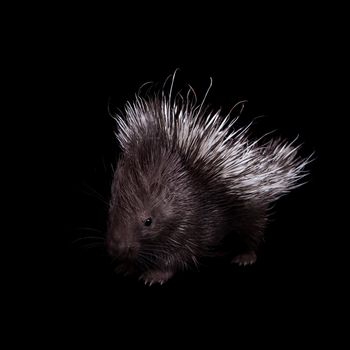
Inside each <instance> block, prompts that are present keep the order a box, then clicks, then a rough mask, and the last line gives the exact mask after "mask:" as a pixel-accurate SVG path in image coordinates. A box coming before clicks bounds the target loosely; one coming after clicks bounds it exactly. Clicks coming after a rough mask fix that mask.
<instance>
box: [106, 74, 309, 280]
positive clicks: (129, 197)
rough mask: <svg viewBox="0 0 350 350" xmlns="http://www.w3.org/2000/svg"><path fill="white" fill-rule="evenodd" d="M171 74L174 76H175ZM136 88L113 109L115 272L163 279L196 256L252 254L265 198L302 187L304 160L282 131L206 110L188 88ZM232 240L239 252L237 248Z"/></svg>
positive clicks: (237, 258) (240, 258) (241, 260)
mask: <svg viewBox="0 0 350 350" xmlns="http://www.w3.org/2000/svg"><path fill="white" fill-rule="evenodd" d="M174 76H175V74H174ZM174 76H173V80H172V83H171V87H170V91H169V93H168V94H166V93H165V92H164V89H163V90H162V91H161V92H160V93H159V94H155V95H153V96H152V97H150V96H149V95H147V96H146V97H141V96H140V95H136V99H135V101H134V102H127V103H126V106H125V113H123V114H124V115H117V116H116V118H115V119H116V121H117V126H118V129H117V133H116V137H117V140H118V142H119V145H120V147H121V151H122V153H121V155H120V157H119V160H118V163H117V169H116V171H115V174H114V179H113V184H112V195H111V201H110V209H109V222H108V232H107V245H108V250H109V252H110V254H111V255H112V256H116V257H117V259H118V261H119V270H120V271H124V272H132V273H136V274H138V276H139V277H140V278H141V279H143V280H144V282H145V283H148V284H152V283H163V282H165V281H167V280H168V279H169V278H171V277H172V276H173V275H174V273H175V272H176V271H179V270H182V269H186V268H187V267H190V266H198V264H199V262H200V259H201V258H202V257H208V256H215V255H222V254H223V253H225V254H227V255H228V256H231V259H232V262H234V263H238V264H242V265H246V264H252V263H254V262H255V260H256V250H257V248H258V246H259V244H260V242H261V240H262V237H263V232H264V228H265V225H266V221H267V211H268V209H269V208H270V206H271V204H272V203H273V202H274V201H276V200H277V199H278V198H279V197H281V196H282V195H284V194H286V193H288V192H289V191H290V190H291V189H293V188H295V187H297V186H299V185H300V181H299V180H300V179H301V178H302V177H304V176H305V175H306V171H305V170H304V169H305V166H306V165H307V164H308V162H309V159H302V158H300V157H299V156H298V155H297V149H298V146H294V145H293V143H289V142H287V141H283V140H281V139H275V140H269V141H262V140H261V139H260V140H250V139H249V138H248V136H247V132H248V130H249V127H250V125H249V126H247V127H245V128H238V129H235V128H234V126H235V125H234V124H235V122H236V120H237V118H236V119H233V120H232V118H231V117H230V114H229V115H227V116H226V117H224V116H222V115H221V113H220V111H218V112H209V111H208V108H206V107H205V106H204V100H205V98H204V99H203V101H202V103H201V104H199V105H198V104H197V103H196V100H195V98H194V96H195V95H194V93H193V91H192V89H191V88H190V89H189V90H188V93H187V95H186V96H181V95H180V94H178V95H176V96H175V97H172V88H173V81H174ZM238 247H239V252H237V249H238Z"/></svg>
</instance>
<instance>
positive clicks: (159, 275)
mask: <svg viewBox="0 0 350 350" xmlns="http://www.w3.org/2000/svg"><path fill="white" fill-rule="evenodd" d="M173 275H174V273H173V272H171V271H160V270H156V271H147V272H145V273H143V274H142V275H141V276H140V278H139V279H141V280H143V281H144V283H145V284H146V285H149V286H151V285H152V284H157V283H159V284H163V283H165V282H166V281H168V280H169V279H170V278H171V277H172V276H173Z"/></svg>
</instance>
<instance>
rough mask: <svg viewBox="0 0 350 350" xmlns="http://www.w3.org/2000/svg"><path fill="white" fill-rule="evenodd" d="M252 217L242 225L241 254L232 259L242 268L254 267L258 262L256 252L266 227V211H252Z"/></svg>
mask: <svg viewBox="0 0 350 350" xmlns="http://www.w3.org/2000/svg"><path fill="white" fill-rule="evenodd" d="M250 214H251V217H249V216H248V218H249V219H248V220H246V221H245V224H244V225H242V227H241V228H240V230H239V231H240V232H239V241H240V246H241V249H240V252H239V254H238V255H236V256H235V257H234V258H233V259H232V263H235V264H238V265H240V266H242V265H243V266H246V265H252V264H254V263H255V262H256V258H257V256H256V251H257V249H258V248H259V245H260V243H261V241H262V240H263V232H264V229H265V225H266V221H267V220H266V215H265V211H264V210H261V209H260V210H259V209H255V210H251V212H250Z"/></svg>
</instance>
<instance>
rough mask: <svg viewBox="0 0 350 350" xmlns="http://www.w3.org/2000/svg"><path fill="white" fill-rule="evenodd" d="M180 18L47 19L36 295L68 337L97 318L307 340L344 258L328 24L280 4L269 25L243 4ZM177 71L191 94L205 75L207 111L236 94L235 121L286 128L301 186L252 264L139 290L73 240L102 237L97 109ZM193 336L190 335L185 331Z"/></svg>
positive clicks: (105, 153)
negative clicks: (50, 27)
mask: <svg viewBox="0 0 350 350" xmlns="http://www.w3.org/2000/svg"><path fill="white" fill-rule="evenodd" d="M178 10H179V9H178ZM180 12H181V15H179V16H176V15H174V16H173V17H172V18H171V19H170V18H168V17H167V16H164V17H162V16H161V17H159V16H157V15H155V14H153V16H151V18H149V17H147V20H145V18H144V15H143V14H142V10H141V9H139V10H138V12H137V14H138V15H137V17H135V13H134V12H133V11H119V12H115V18H114V19H113V21H112V19H111V18H110V17H109V16H107V15H106V16H105V17H104V16H101V17H99V20H100V21H101V22H102V23H103V24H102V26H100V25H99V24H98V23H100V22H97V20H95V18H94V17H89V16H88V17H84V14H83V13H75V15H72V16H71V17H69V16H68V17H69V18H67V19H66V18H65V20H64V21H63V22H60V23H58V26H57V28H56V30H55V31H54V33H53V34H52V38H50V43H51V42H54V45H50V49H48V52H47V53H46V55H44V56H41V58H40V62H42V63H43V66H44V67H45V70H46V73H45V74H44V75H45V77H44V80H43V81H44V88H45V87H46V85H45V84H46V83H47V84H48V85H47V87H48V91H46V93H48V95H49V98H48V106H49V107H48V108H49V109H47V111H48V113H50V114H52V116H50V117H48V118H46V119H45V122H44V124H45V126H46V130H47V133H46V134H45V137H46V138H47V139H48V140H49V144H50V145H52V146H51V148H50V150H49V152H50V155H49V156H48V158H50V159H49V160H50V161H51V162H50V163H51V164H52V166H53V168H52V171H50V172H49V171H47V173H46V176H44V177H46V178H45V181H43V183H48V184H47V185H45V186H47V187H46V188H47V191H49V193H50V196H51V197H52V198H53V199H54V201H53V205H52V206H51V207H50V216H49V217H50V219H51V218H52V220H53V221H52V222H54V225H50V226H49V227H51V229H52V233H50V237H47V238H46V240H45V241H44V242H47V245H48V246H49V249H48V251H47V255H48V257H47V259H46V260H45V263H42V265H43V266H42V267H44V270H45V271H46V270H47V272H46V276H47V278H48V279H52V280H53V290H54V292H55V293H54V296H53V297H52V299H50V300H49V303H50V304H54V305H55V307H57V308H58V310H60V311H64V323H65V325H67V324H69V325H71V326H72V328H71V329H72V332H73V333H74V332H77V334H78V338H79V336H81V339H86V338H89V332H90V330H92V332H93V330H95V329H96V327H98V326H99V325H100V324H101V323H103V324H105V323H109V325H112V329H114V330H113V332H115V333H116V334H117V335H118V337H120V336H122V335H123V332H124V329H125V330H130V328H131V329H136V328H137V329H150V334H149V339H148V340H152V339H158V337H159V333H160V332H161V333H162V332H166V334H168V333H167V332H169V334H171V335H172V338H171V339H174V338H175V339H176V337H174V334H178V335H182V334H184V332H185V333H186V330H187V331H189V332H192V334H193V332H194V330H193V327H194V325H201V324H205V325H206V326H208V329H209V331H210V330H212V329H213V328H215V327H218V328H220V329H221V333H220V332H219V333H218V334H221V336H222V337H224V336H225V337H227V336H228V337H229V338H230V337H235V336H237V334H236V333H235V331H234V330H235V328H234V327H236V326H237V324H238V325H240V327H241V328H242V329H245V330H247V331H248V332H249V330H250V329H252V327H254V330H255V329H265V330H266V334H267V335H269V334H270V335H271V338H272V339H273V338H274V334H275V333H276V332H278V333H281V332H282V333H283V334H286V337H287V338H285V339H290V341H292V340H293V339H294V340H295V339H297V338H298V337H297V336H299V335H306V334H307V335H308V336H310V337H311V338H312V336H311V334H318V335H315V336H319V333H320V332H321V331H320V330H321V329H323V326H324V325H325V324H326V325H328V324H329V321H330V320H331V318H332V316H325V315H329V312H330V314H333V312H335V311H337V310H339V308H340V309H341V308H342V307H343V306H342V305H340V306H337V305H338V304H337V302H338V301H339V299H338V296H339V294H338V290H339V289H338V288H339V286H340V283H339V281H340V280H344V276H345V275H344V274H342V272H341V271H340V266H342V260H343V259H344V256H342V255H339V254H338V255H337V254H336V252H337V251H339V250H340V248H339V242H340V241H341V240H342V234H343V233H342V232H341V230H338V229H337V223H336V220H335V219H332V217H333V213H334V212H336V210H337V209H336V206H337V203H336V202H335V201H333V200H332V199H331V197H330V195H331V194H332V192H333V191H334V189H333V188H331V187H330V186H329V184H330V183H332V175H334V167H333V168H332V166H333V164H335V163H336V159H335V156H334V149H335V147H334V146H335V143H336V142H337V139H336V138H334V140H333V138H332V135H334V133H335V132H337V131H338V128H339V125H341V123H342V114H337V113H334V111H335V104H336V103H334V101H335V100H339V99H341V97H340V95H341V94H340V93H339V91H341V89H339V85H338V81H337V80H338V79H339V78H341V76H342V73H343V72H342V70H341V68H340V60H341V59H342V51H343V44H342V41H341V39H340V35H338V34H337V33H339V34H341V33H342V28H337V27H334V26H332V31H330V25H328V24H327V22H326V23H325V21H324V20H323V17H322V16H321V17H320V16H318V15H316V13H314V12H312V11H310V12H308V13H303V12H302V11H296V13H294V12H293V14H291V15H290V16H287V15H285V13H284V12H283V11H282V12H281V13H280V15H279V16H277V17H274V19H273V21H271V20H270V19H267V18H266V17H264V16H257V17H258V18H256V17H254V18H253V16H252V15H251V14H250V13H249V12H248V13H246V14H245V15H246V17H245V19H244V20H241V21H239V19H240V18H241V13H240V12H239V11H236V12H235V11H233V12H232V11H231V12H229V13H225V9H222V10H219V11H217V9H216V11H215V12H214V13H212V14H211V15H210V16H207V17H202V16H201V15H199V14H198V13H196V12H194V13H192V12H191V13H188V12H187V10H186V9H182V10H180ZM323 14H324V13H323ZM145 15H146V14H145ZM148 15H149V12H147V16H148ZM140 18H141V20H140ZM65 21H67V22H65ZM67 23H69V25H68V24H67ZM106 23H108V26H106ZM66 24H67V26H66ZM338 24H339V23H338ZM105 27H106V28H105ZM60 29H62V30H60ZM101 29H102V30H101ZM47 57H49V58H50V59H49V60H47V59H46V58H47ZM177 68H178V69H179V71H178V73H177V78H176V85H175V86H176V87H178V88H181V87H183V86H184V84H187V83H189V84H191V86H192V87H193V88H194V89H195V90H196V92H197V93H198V96H201V97H202V96H203V95H204V93H205V91H206V90H207V88H208V86H209V78H210V77H212V78H213V87H212V88H211V90H210V93H209V95H208V98H207V102H208V103H209V104H210V105H211V106H213V108H219V107H223V110H224V111H228V110H229V109H230V108H231V107H232V106H233V105H234V104H235V103H236V102H238V101H240V100H243V99H246V100H248V104H247V105H246V109H245V111H244V113H243V115H242V117H241V122H242V123H243V124H246V123H249V122H250V121H251V120H252V119H253V118H255V117H257V116H260V115H264V117H263V118H260V119H259V120H258V121H257V123H256V127H255V128H256V131H257V133H258V134H263V133H265V132H267V131H270V130H273V129H277V130H278V131H277V133H278V134H280V135H281V136H284V137H286V138H288V139H290V140H292V139H294V138H295V137H296V136H297V135H299V140H300V141H301V142H303V144H304V145H303V147H302V149H301V154H302V155H304V156H308V155H309V154H311V153H312V152H315V156H314V158H315V160H314V162H313V163H312V164H311V165H310V166H309V170H310V176H309V182H308V183H307V184H306V185H304V186H303V187H301V188H299V189H297V190H294V191H293V192H292V193H291V194H289V195H288V196H286V197H284V198H282V199H281V200H279V201H278V203H277V204H276V207H275V209H274V215H273V216H272V220H271V223H270V224H269V226H268V228H267V232H266V243H265V245H264V247H263V249H262V252H261V255H260V256H259V259H258V261H257V264H256V265H254V266H252V267H248V268H238V267H234V266H222V265H220V264H219V263H217V262H215V261H213V263H212V265H210V266H205V267H203V269H202V270H201V271H200V272H198V273H193V272H188V273H183V274H178V275H176V276H175V277H174V278H173V279H172V280H170V281H169V282H168V283H166V284H165V285H163V286H152V287H147V286H144V285H143V284H142V283H141V282H139V281H136V280H133V279H128V278H125V277H122V276H117V275H116V274H115V273H114V272H113V269H112V266H111V264H110V259H109V258H108V256H107V255H106V253H105V252H104V249H103V248H101V247H100V248H98V247H87V246H85V245H84V244H83V243H84V241H79V242H74V241H75V240H76V239H78V238H81V237H84V236H90V235H91V234H92V235H95V234H97V235H98V233H96V232H93V231H86V230H84V229H83V228H89V229H96V230H99V231H101V234H103V232H104V230H105V227H106V218H107V217H106V205H105V204H104V203H103V201H101V200H99V199H98V198H97V197H99V196H101V197H103V199H104V200H105V201H108V196H109V187H110V183H111V176H112V172H111V164H113V165H114V164H115V159H116V156H117V152H118V149H117V144H116V141H115V137H114V134H113V132H114V131H115V124H114V121H113V119H112V118H111V117H110V114H109V112H111V113H112V114H113V113H115V112H117V108H120V109H123V105H124V103H125V102H126V101H127V100H128V99H132V98H133V94H134V93H135V92H136V91H137V90H138V88H139V87H140V86H141V85H142V84H143V83H145V82H147V81H153V82H156V83H157V82H158V83H160V84H161V83H162V82H163V81H164V80H165V79H166V77H167V76H168V75H169V74H172V73H173V72H174V71H175V69H177ZM49 86H50V88H49ZM51 87H52V88H51ZM44 90H45V89H44ZM53 182H55V184H54V185H53ZM52 187H54V188H52ZM93 192H96V193H98V194H96V193H93ZM53 236H54V238H53ZM49 242H50V243H49ZM53 271H55V273H54V272H53ZM52 277H53V278H52ZM329 288H330V290H331V291H330V292H328V290H329ZM335 291H336V292H335ZM177 317H179V320H178V321H176V320H177ZM292 320H295V321H292ZM170 324H172V325H171V326H170ZM174 324H175V325H176V326H174ZM310 324H312V325H313V327H311V328H313V329H314V330H313V331H312V330H311V328H310ZM315 325H317V326H315ZM314 326H315V328H314ZM135 327H136V328H135ZM174 327H175V328H174ZM163 328H164V330H163ZM78 329H79V332H78ZM160 329H162V331H160ZM315 329H316V331H315ZM106 332H107V331H106ZM113 332H112V333H110V331H108V333H109V334H110V335H111V334H114V333H113ZM232 332H233V333H232ZM237 332H238V331H237ZM313 332H315V333H313ZM238 333H239V332H238ZM321 333H322V332H321ZM135 334H138V333H137V331H135ZM205 334H206V333H205V332H204V333H203V329H202V331H201V332H199V333H198V337H201V338H205ZM221 336H219V337H221ZM135 337H136V338H137V336H135ZM249 339H250V338H249V337H248V338H246V341H249ZM129 340H130V338H129ZM131 340H133V339H131Z"/></svg>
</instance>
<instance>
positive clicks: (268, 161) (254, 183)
mask: <svg viewBox="0 0 350 350" xmlns="http://www.w3.org/2000/svg"><path fill="white" fill-rule="evenodd" d="M174 78H175V74H174V75H173V77H172V79H173V80H172V83H171V87H170V92H169V94H168V95H167V94H166V93H165V92H164V90H162V91H161V93H160V94H155V95H153V96H147V97H141V96H140V95H139V94H138V95H136V97H135V100H134V101H133V102H127V103H126V106H125V113H124V115H121V114H120V115H117V116H116V121H117V124H118V129H117V130H118V131H117V133H116V137H117V139H118V141H119V144H120V146H121V148H122V150H123V151H124V152H128V149H129V148H130V147H133V145H135V142H137V140H142V139H144V138H145V137H150V138H154V139H156V140H158V142H159V147H160V148H164V149H167V150H170V151H171V150H174V151H176V152H179V153H181V154H182V155H183V158H184V159H186V160H187V162H188V163H189V164H191V167H192V168H193V169H195V168H197V169H198V170H199V171H200V172H206V174H207V175H209V176H208V178H211V179H212V181H218V182H219V181H220V182H223V183H224V184H225V185H226V186H227V189H228V191H229V193H231V194H232V195H234V196H236V197H237V198H241V199H243V200H248V201H249V200H253V201H261V202H263V203H266V204H269V203H271V202H273V201H275V200H277V199H278V198H279V197H281V196H282V195H284V194H286V193H288V192H289V191H290V190H292V189H294V188H296V187H299V186H300V185H301V182H300V180H301V179H302V178H303V177H305V176H306V175H307V172H306V170H305V166H306V165H307V164H308V163H309V162H310V157H309V158H307V159H303V158H301V157H299V156H298V154H297V151H298V149H299V147H300V145H295V140H294V141H293V142H288V141H286V140H283V139H281V138H277V139H270V140H268V141H263V139H265V138H266V136H265V137H262V138H260V139H257V140H251V139H250V138H249V137H248V132H249V130H250V127H251V125H252V123H251V124H249V125H248V126H246V127H243V128H235V123H236V122H237V119H238V117H235V118H232V116H231V112H230V113H229V114H227V115H226V116H224V115H222V113H221V111H220V110H218V111H215V112H213V111H209V110H208V108H207V107H206V106H205V98H206V95H205V97H204V99H203V101H202V102H201V103H200V104H197V101H196V98H195V93H194V91H193V89H192V88H191V87H190V88H189V90H188V92H187V94H186V97H183V96H182V95H180V94H177V95H176V96H175V97H172V88H173V82H174ZM209 89H210V87H209ZM209 89H208V91H209ZM208 91H207V93H208ZM240 104H241V103H238V104H236V105H235V106H234V107H233V108H232V110H235V108H236V107H237V106H239V105H240ZM232 110H231V111H232ZM210 175H211V176H210Z"/></svg>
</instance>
